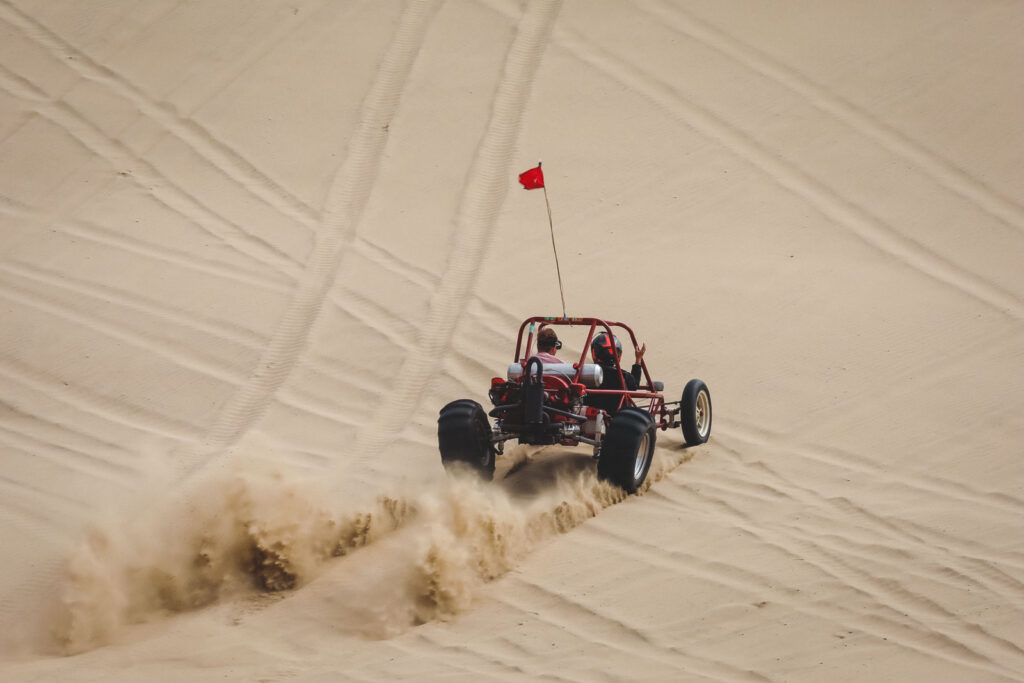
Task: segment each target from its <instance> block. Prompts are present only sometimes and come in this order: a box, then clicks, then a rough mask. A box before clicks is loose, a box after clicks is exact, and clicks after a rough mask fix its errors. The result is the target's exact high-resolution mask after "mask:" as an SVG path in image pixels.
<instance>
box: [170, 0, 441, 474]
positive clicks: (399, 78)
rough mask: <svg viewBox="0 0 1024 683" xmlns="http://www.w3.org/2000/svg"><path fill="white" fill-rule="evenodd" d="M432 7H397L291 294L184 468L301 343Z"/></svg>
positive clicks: (191, 466)
mask: <svg viewBox="0 0 1024 683" xmlns="http://www.w3.org/2000/svg"><path fill="white" fill-rule="evenodd" d="M437 6H438V3H437V0H417V1H415V2H411V3H410V4H409V5H407V6H406V8H405V9H404V10H403V12H402V16H401V19H400V21H399V25H398V28H397V29H396V32H395V34H394V36H393V38H392V41H391V44H390V46H389V47H388V50H387V52H386V54H385V56H384V59H383V61H382V63H381V65H380V67H379V69H378V72H377V77H376V79H375V81H374V83H373V86H372V87H371V88H370V91H369V93H368V94H367V96H366V98H365V99H364V101H363V105H362V111H361V114H360V120H359V124H358V127H357V129H356V131H355V133H354V135H353V137H352V140H351V143H350V146H349V152H348V156H347V157H346V159H345V161H344V163H343V164H342V166H341V168H340V169H339V171H338V173H337V175H336V176H335V178H334V182H333V184H332V186H331V189H330V191H329V193H328V198H327V202H326V206H325V207H324V217H323V220H322V222H321V224H320V226H319V229H318V232H317V234H316V236H315V237H316V242H315V246H314V247H313V251H312V253H311V254H310V256H309V259H308V261H307V262H306V265H305V268H304V270H303V272H302V273H301V274H300V276H299V280H298V283H297V286H296V288H295V291H294V292H293V294H292V298H291V301H290V302H289V304H288V307H287V309H286V310H285V312H284V315H283V316H282V317H281V319H280V320H279V321H278V324H277V327H276V328H275V330H274V334H273V336H272V337H271V339H270V341H269V342H268V344H267V346H266V347H265V349H264V352H263V354H262V356H261V358H260V360H259V362H258V363H257V365H256V368H255V369H254V371H253V372H252V374H251V375H250V376H249V378H248V380H247V381H246V382H245V383H244V384H243V385H242V387H241V388H240V389H239V390H238V391H236V392H235V393H234V394H233V395H232V397H231V398H230V399H229V400H228V402H227V403H226V404H225V406H224V408H223V409H222V411H221V413H220V414H219V415H218V416H217V419H216V421H215V422H214V424H213V426H212V427H211V428H210V430H209V431H208V432H207V434H206V438H205V444H204V448H203V450H202V451H201V452H200V453H198V454H197V455H194V456H192V462H190V463H186V467H187V471H188V472H194V471H196V470H197V469H198V468H200V467H202V466H206V465H208V464H210V463H211V462H213V461H214V460H215V459H216V458H217V457H218V455H220V454H222V453H223V451H224V450H225V449H226V448H228V447H230V446H231V445H233V444H234V443H235V442H237V441H238V439H240V438H241V436H242V435H243V434H244V433H245V432H246V431H247V430H248V429H249V427H250V426H251V425H252V424H253V423H254V422H255V421H256V420H257V419H258V418H259V417H260V416H261V415H262V414H263V412H264V411H265V410H266V407H267V406H268V405H269V403H270V400H271V399H272V398H273V396H274V394H275V393H276V392H277V390H278V389H279V388H280V386H281V385H282V384H283V383H284V381H285V379H287V377H288V376H289V375H290V374H291V371H292V369H293V368H294V367H295V364H296V362H297V361H298V358H299V356H300V355H301V354H302V352H303V350H304V349H305V346H306V342H307V339H308V336H309V332H310V329H311V328H312V326H313V323H314V322H315V320H316V318H317V316H318V314H319V312H320V309H321V308H322V306H323V304H324V301H325V298H326V296H327V292H328V290H329V289H330V287H331V285H332V284H333V283H334V280H335V278H336V275H337V269H338V265H339V263H340V260H341V255H342V253H343V252H344V250H345V248H346V247H348V246H349V244H350V243H351V242H352V240H353V239H354V236H355V228H356V225H357V224H358V222H359V219H360V217H361V216H362V213H363V209H364V207H365V206H366V203H367V201H368V200H369V197H370V193H371V191H372V189H373V185H374V183H375V182H376V178H377V173H378V169H379V166H380V161H381V157H382V156H383V153H384V148H385V144H386V142H387V125H388V123H389V122H390V121H391V119H392V118H393V116H394V114H395V111H396V110H397V108H398V103H399V100H400V99H401V95H402V92H403V91H404V89H405V83H406V80H407V78H408V75H409V72H410V71H411V69H412V64H413V61H414V60H415V58H416V55H418V54H419V50H420V46H421V45H422V43H423V39H424V36H425V34H426V29H427V27H428V26H429V24H430V20H431V19H432V17H433V15H434V12H435V11H436V9H437Z"/></svg>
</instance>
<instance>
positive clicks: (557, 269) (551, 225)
mask: <svg viewBox="0 0 1024 683" xmlns="http://www.w3.org/2000/svg"><path fill="white" fill-rule="evenodd" d="M537 168H540V162H539V161H538V162H537ZM541 189H542V190H544V205H545V206H547V207H548V227H549V228H550V229H551V251H553V252H555V272H557V273H558V293H559V294H560V295H561V297H562V317H563V318H568V317H569V316H568V315H566V312H565V287H563V286H562V268H561V266H559V265H558V247H556V246H555V224H554V221H552V220H551V202H549V201H548V188H547V184H546V183H545V184H544V185H543V186H541Z"/></svg>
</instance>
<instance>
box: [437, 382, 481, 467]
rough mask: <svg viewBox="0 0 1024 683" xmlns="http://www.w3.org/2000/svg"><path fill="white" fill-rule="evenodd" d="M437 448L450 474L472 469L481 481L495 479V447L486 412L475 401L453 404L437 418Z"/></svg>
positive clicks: (464, 400) (460, 401)
mask: <svg viewBox="0 0 1024 683" xmlns="http://www.w3.org/2000/svg"><path fill="white" fill-rule="evenodd" d="M437 445H438V448H439V449H440V451H441V463H442V464H443V465H444V468H445V469H446V470H448V471H449V472H451V471H453V470H458V469H469V470H471V471H473V472H475V473H476V474H477V475H478V476H479V477H480V478H481V479H484V480H485V481H490V480H491V479H493V478H494V455H495V450H494V446H493V445H492V444H491V427H490V425H489V424H488V422H487V413H485V412H484V409H483V407H482V406H481V405H480V404H479V403H477V402H476V401H471V400H469V399H460V400H458V401H452V402H451V403H449V404H448V405H446V406H445V407H444V408H441V414H440V416H439V417H438V418H437Z"/></svg>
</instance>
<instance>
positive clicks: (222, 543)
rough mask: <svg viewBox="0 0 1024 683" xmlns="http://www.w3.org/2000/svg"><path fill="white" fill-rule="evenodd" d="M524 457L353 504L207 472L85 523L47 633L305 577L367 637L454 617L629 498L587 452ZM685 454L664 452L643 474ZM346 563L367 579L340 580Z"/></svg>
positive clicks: (319, 492) (303, 582)
mask: <svg viewBox="0 0 1024 683" xmlns="http://www.w3.org/2000/svg"><path fill="white" fill-rule="evenodd" d="M530 459H531V458H530V457H529V456H523V455H521V456H520V458H519V462H518V463H516V465H515V466H514V467H513V468H512V469H511V470H510V471H509V472H508V474H507V475H506V476H505V478H504V479H503V480H501V481H498V482H495V483H493V484H484V483H482V482H479V481H477V480H476V479H475V478H473V477H471V476H452V477H449V478H447V479H439V480H438V482H437V485H436V486H434V487H431V488H430V489H428V490H420V491H417V492H414V493H408V492H397V493H394V494H381V495H379V496H378V497H377V498H376V501H374V502H372V503H371V504H369V505H367V504H365V503H364V504H362V505H361V506H353V505H349V506H346V504H345V501H341V500H338V499H337V498H335V497H332V496H331V495H330V494H329V492H328V490H327V489H326V488H325V487H324V486H323V485H322V484H320V483H317V482H311V481H309V480H305V479H296V478H289V477H288V476H285V475H283V474H281V473H266V472H260V473H255V472H248V473H244V474H231V475H219V476H217V477H214V478H210V479H207V480H206V481H202V482H199V483H197V484H195V485H194V486H192V487H191V490H189V491H188V492H187V494H184V495H182V496H181V497H180V498H178V499H175V500H173V501H169V502H166V503H164V504H162V505H156V506H152V507H150V508H148V509H146V510H145V511H143V512H141V513H136V514H133V515H132V516H131V517H130V518H128V519H125V518H120V519H119V518H117V517H116V516H113V517H111V518H108V519H106V520H102V521H97V522H95V523H93V524H92V525H91V526H90V528H89V531H88V533H87V534H86V535H85V537H84V538H83V539H82V540H81V542H80V543H79V544H78V545H77V547H75V548H74V550H73V551H72V552H71V554H70V556H69V558H68V561H67V564H66V572H65V578H64V581H63V584H62V586H61V589H60V592H59V594H58V602H59V604H58V607H57V609H56V615H55V617H54V619H53V624H52V629H51V631H52V635H53V637H54V638H55V640H56V642H57V645H58V647H59V648H60V649H61V650H62V651H63V652H65V653H67V654H73V653H79V652H84V651H87V650H90V649H93V648H96V647H99V646H102V645H105V644H108V643H111V642H114V641H115V640H116V638H117V635H118V633H119V632H120V631H121V630H122V629H124V628H125V627H126V626H128V625H130V624H134V623H142V622H147V621H152V620H154V619H159V618H162V617H166V616H167V615H170V614H174V613H179V612H185V611H190V610H196V609H200V608H203V607H206V606H209V605H212V604H214V603H217V602H221V601H227V600H234V599H244V596H246V595H254V594H259V593H265V592H280V591H296V589H301V588H303V587H304V586H307V585H309V584H310V583H319V584H320V585H321V589H320V590H322V591H324V592H326V593H327V594H328V595H327V597H326V598H325V601H326V602H325V604H330V605H331V607H329V608H325V609H330V610H331V614H330V618H331V619H332V620H334V621H335V622H336V624H337V625H339V626H341V627H342V628H343V629H344V630H349V631H357V632H358V633H360V634H362V635H365V636H368V637H375V638H381V637H390V636H392V635H394V634H396V633H400V632H402V631H403V630H406V629H408V628H410V627H412V626H415V625H417V624H423V623H426V622H429V621H433V620H438V619H446V618H449V617H451V616H453V615H455V614H458V613H459V612H462V611H464V610H466V609H468V608H469V607H470V606H471V605H472V603H473V600H474V597H475V596H476V595H477V594H478V593H479V590H480V588H481V587H482V586H483V585H484V584H486V583H487V582H489V581H492V580H494V579H496V578H498V577H500V576H502V575H503V574H505V573H507V572H508V571H509V570H511V569H512V568H513V567H515V565H516V563H517V562H519V561H521V560H522V558H523V557H524V556H526V555H527V554H528V553H529V552H530V551H531V550H532V549H533V548H535V547H537V545H538V544H540V543H543V542H544V541H546V540H548V539H551V538H553V537H555V536H557V535H558V534H562V533H565V532H567V531H569V530H571V529H573V528H575V527H576V526H578V525H579V524H581V523H582V522H584V521H585V520H587V519H589V518H591V517H594V516H595V515H597V514H598V513H599V512H600V511H601V510H602V509H604V508H606V507H608V506H610V505H614V504H615V503H618V502H620V501H621V500H623V499H624V498H625V494H624V493H623V492H622V491H621V490H620V489H618V488H617V487H614V486H611V485H609V484H607V483H605V482H603V481H600V480H598V479H597V476H596V472H595V468H594V467H593V463H592V461H591V459H590V458H586V457H581V456H570V457H566V456H564V455H562V456H560V457H553V458H547V459H543V460H540V461H538V462H530V463H529V464H527V463H526V461H527V460H530ZM683 459H684V456H682V455H681V454H680V453H675V452H673V453H671V454H668V453H664V452H662V451H660V450H659V452H658V454H657V457H656V459H655V462H654V464H653V465H652V468H651V472H650V475H649V477H648V482H653V481H656V480H658V479H660V478H661V477H663V476H664V475H665V474H666V473H667V472H669V471H671V469H672V468H674V467H675V466H676V465H678V464H679V463H680V462H682V461H683ZM523 465H526V466H523ZM649 485H650V484H649V483H648V484H647V486H649ZM396 532H400V538H396V539H393V540H394V542H393V543H391V544H388V543H386V542H383V543H382V541H386V540H387V539H388V537H394V536H397V535H398V534H396ZM364 546H375V548H374V551H373V552H374V553H376V554H375V556H374V557H373V560H372V568H364V569H360V567H359V565H358V563H353V564H350V565H348V566H346V563H348V562H352V561H353V560H354V559H355V558H349V559H340V558H343V557H345V556H348V555H350V554H352V553H353V552H354V551H356V550H357V549H360V548H363V547H364ZM348 570H351V573H353V574H355V573H358V572H360V571H363V572H364V573H365V574H366V577H365V580H364V579H360V580H358V581H355V582H354V583H353V584H352V585H351V586H346V585H345V579H344V577H345V575H346V573H347V572H348ZM332 582H333V583H332ZM297 592H300V593H301V591H297Z"/></svg>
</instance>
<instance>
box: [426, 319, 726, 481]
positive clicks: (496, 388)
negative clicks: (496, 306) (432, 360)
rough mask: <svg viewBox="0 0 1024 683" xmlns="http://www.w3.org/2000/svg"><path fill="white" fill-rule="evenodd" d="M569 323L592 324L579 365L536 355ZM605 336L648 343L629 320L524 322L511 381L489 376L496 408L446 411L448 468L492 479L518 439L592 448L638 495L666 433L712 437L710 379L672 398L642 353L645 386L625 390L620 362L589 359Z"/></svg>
mask: <svg viewBox="0 0 1024 683" xmlns="http://www.w3.org/2000/svg"><path fill="white" fill-rule="evenodd" d="M561 325H566V326H586V328H587V330H588V332H587V336H586V342H585V343H584V344H583V352H582V354H581V355H580V358H579V361H578V362H576V363H557V364H553V363H543V362H541V360H540V359H539V358H537V357H536V356H534V355H533V349H534V344H535V339H536V337H537V335H538V334H539V333H540V331H541V330H542V329H543V328H544V327H547V326H561ZM601 332H606V333H607V334H608V335H610V337H609V338H611V335H615V336H617V337H619V339H620V340H628V341H629V342H630V343H631V344H632V346H633V351H634V353H635V354H636V353H637V352H638V351H639V349H640V347H639V346H638V345H637V340H636V335H634V334H633V330H632V329H630V328H629V326H628V325H625V324H623V323H619V322H606V321H604V320H600V319H598V318H563V317H555V318H550V317H540V316H535V317H531V318H527V319H526V320H524V321H523V323H522V325H520V327H519V336H518V339H517V341H516V354H515V361H514V362H513V363H512V364H511V365H510V366H509V367H508V371H507V373H506V376H505V377H495V378H494V379H492V380H491V388H490V391H489V393H488V396H489V398H490V401H491V403H492V404H493V407H492V408H491V409H490V410H489V411H485V410H484V408H483V406H481V405H480V404H479V403H477V402H476V401H473V400H470V399H460V400H457V401H452V402H451V403H449V404H448V405H446V406H444V408H442V409H441V414H440V416H439V417H438V420H437V439H438V446H439V448H440V451H441V462H442V463H443V464H444V466H445V468H447V469H454V468H469V469H471V470H473V471H475V472H476V473H477V474H478V475H479V476H481V477H482V478H484V479H491V478H492V477H493V476H494V465H495V457H496V456H497V455H500V454H501V453H502V452H503V451H504V444H505V442H506V441H509V440H511V439H518V441H519V443H521V444H534V445H553V444H560V445H563V446H578V445H580V444H586V445H589V446H592V447H593V449H594V457H595V458H596V459H597V473H598V476H599V477H601V478H602V479H604V480H606V481H609V482H611V483H613V484H616V485H617V486H620V487H621V488H623V489H625V490H626V491H627V492H629V493H635V492H636V491H637V489H639V488H640V486H641V485H642V484H643V483H644V479H646V477H647V472H648V470H649V469H650V467H651V461H652V460H653V458H654V443H655V437H656V432H657V430H658V429H661V430H667V429H672V428H675V427H681V428H682V432H683V437H684V439H685V440H686V443H687V444H688V445H697V444H702V443H704V442H706V441H707V440H708V437H710V435H711V394H710V392H709V391H708V388H707V386H706V385H705V384H704V382H702V381H701V380H699V379H692V380H690V381H689V382H688V383H687V384H686V386H685V388H684V389H683V393H682V397H681V398H680V400H678V401H671V402H666V401H665V397H664V395H663V394H662V391H663V389H664V385H663V384H662V383H661V382H655V381H653V380H652V379H651V375H650V373H649V372H648V370H647V364H646V362H645V361H644V360H643V358H642V357H641V356H642V354H638V358H639V363H638V365H639V367H640V377H639V380H638V381H637V388H636V389H634V390H630V389H627V388H626V387H627V386H628V384H627V382H626V378H625V377H624V376H623V374H624V373H623V369H622V364H621V358H616V359H615V362H614V366H612V365H611V364H605V365H604V366H602V365H599V364H596V363H588V362H587V352H588V351H589V350H590V346H591V342H592V341H593V339H594V337H595V336H596V335H599V334H600V333H601ZM608 374H613V375H614V374H617V375H618V376H617V377H614V376H613V377H611V378H608V377H607V375H608ZM595 399H598V400H595ZM595 403H596V404H599V405H593V404H595ZM601 406H603V407H601ZM489 418H490V419H489ZM491 420H493V422H491Z"/></svg>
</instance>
